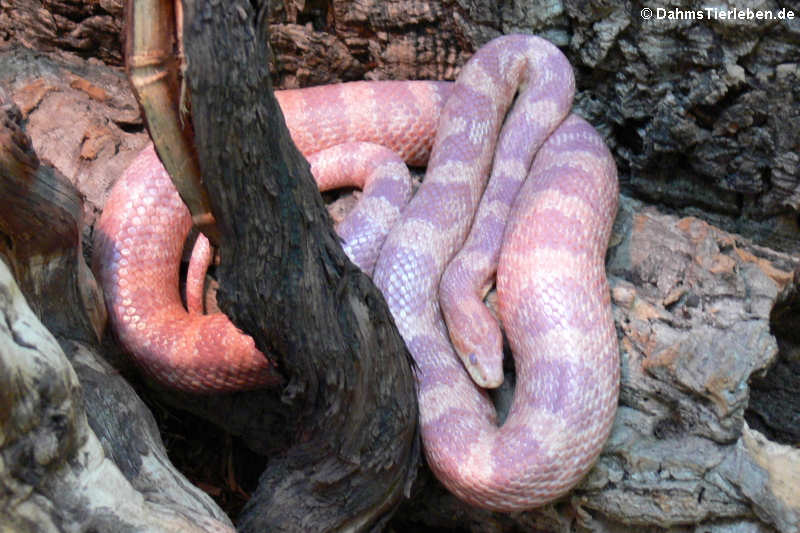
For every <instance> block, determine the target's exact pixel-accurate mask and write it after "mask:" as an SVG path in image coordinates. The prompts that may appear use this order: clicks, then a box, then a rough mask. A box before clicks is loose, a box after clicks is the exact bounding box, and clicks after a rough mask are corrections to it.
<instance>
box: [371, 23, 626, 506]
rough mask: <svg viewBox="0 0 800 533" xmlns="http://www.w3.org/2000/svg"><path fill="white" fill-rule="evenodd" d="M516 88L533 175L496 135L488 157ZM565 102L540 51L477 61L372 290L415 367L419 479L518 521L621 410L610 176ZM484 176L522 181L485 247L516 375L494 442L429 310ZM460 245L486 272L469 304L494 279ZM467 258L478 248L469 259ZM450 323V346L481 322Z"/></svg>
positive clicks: (446, 116) (476, 396) (583, 457)
mask: <svg viewBox="0 0 800 533" xmlns="http://www.w3.org/2000/svg"><path fill="white" fill-rule="evenodd" d="M520 84H521V85H522V87H523V89H522V91H521V93H520V94H519V95H518V96H517V99H516V103H515V106H519V105H522V106H523V108H525V107H530V108H531V109H537V110H538V111H537V112H536V113H534V114H532V115H531V116H529V117H525V116H523V117H522V118H520V119H519V122H521V123H523V124H526V126H525V127H527V128H530V129H531V131H529V132H527V133H525V134H524V135H527V136H529V137H528V138H529V140H528V141H525V143H523V144H522V145H521V147H522V148H525V149H530V150H532V152H535V153H536V155H535V162H534V163H533V167H532V168H531V170H530V172H528V167H527V166H526V165H525V164H524V162H523V163H518V162H517V163H515V162H514V160H517V161H530V158H531V157H534V156H533V154H532V153H529V152H527V151H526V150H523V149H519V150H518V149H516V148H514V147H515V146H516V145H517V143H516V142H515V141H513V140H511V141H506V140H504V139H503V138H502V136H504V135H506V134H507V133H508V132H506V131H505V130H506V129H507V128H506V127H504V129H503V133H501V140H500V141H497V144H498V145H499V146H504V144H505V143H508V146H510V147H511V148H508V149H507V150H506V152H505V155H498V154H497V153H496V150H495V140H496V137H497V134H498V132H499V131H500V129H501V125H502V121H503V118H504V117H505V115H506V110H507V108H508V106H509V105H510V103H511V101H512V98H513V96H514V94H515V91H516V88H517V87H518V86H519V85H520ZM573 89H574V82H573V77H572V71H571V69H570V67H569V64H568V62H567V60H566V58H564V56H563V55H562V54H561V53H560V52H559V51H558V49H556V48H555V47H554V46H553V45H551V44H549V43H547V42H546V41H543V40H541V39H537V38H534V37H522V36H509V37H504V38H500V39H497V40H495V41H492V42H490V43H489V44H487V45H486V46H484V47H483V48H481V49H480V50H479V51H478V53H477V54H476V55H475V56H473V58H472V59H471V60H470V61H469V63H468V64H467V65H466V66H465V67H464V69H463V71H462V73H461V75H460V76H459V79H458V81H457V82H456V86H455V87H454V89H453V94H452V95H451V96H450V99H449V100H448V101H447V103H446V105H445V109H444V111H443V112H442V118H441V120H440V127H439V130H438V131H437V133H436V140H435V142H434V149H433V152H432V154H431V159H430V162H429V164H428V171H427V174H426V176H425V179H424V181H423V184H422V186H421V187H420V189H419V190H418V191H417V193H416V194H415V196H414V198H412V200H411V202H410V203H409V205H408V207H407V208H406V210H405V211H404V212H403V218H402V219H401V221H400V222H399V223H398V224H397V225H396V226H395V227H394V228H393V229H392V231H391V233H390V234H389V237H388V238H387V240H386V242H385V243H384V245H383V249H382V250H381V254H380V256H379V258H378V263H377V265H376V267H375V273H374V275H373V280H374V281H375V284H376V285H377V286H378V288H379V289H380V290H381V291H382V292H383V294H384V296H385V298H386V301H387V303H388V305H389V309H390V310H391V311H392V315H393V316H394V317H395V322H396V324H397V327H398V329H399V331H400V334H401V336H402V337H403V339H404V340H405V342H406V346H408V348H409V350H410V352H411V354H412V356H413V357H414V360H415V361H416V363H417V366H418V373H417V376H418V398H419V409H420V419H421V432H422V440H423V444H424V448H425V455H426V457H427V460H428V465H429V466H430V467H431V469H432V470H433V472H434V473H435V474H436V476H437V477H438V478H439V480H440V481H441V482H442V483H443V484H444V485H445V486H446V487H447V488H448V489H450V490H451V491H452V492H453V493H454V494H456V495H457V496H458V497H460V498H462V499H464V500H466V501H467V502H469V503H471V504H473V505H477V506H480V507H485V508H488V509H494V510H502V511H513V510H523V509H529V508H532V507H536V506H538V505H542V504H544V503H547V502H550V501H552V500H553V499H555V498H558V497H559V496H562V495H563V494H565V493H566V492H567V491H568V490H569V489H570V488H571V487H573V486H574V485H575V483H577V482H578V481H579V480H580V479H581V478H582V477H583V476H584V475H585V474H586V472H588V470H589V469H590V468H591V466H592V464H593V463H594V461H595V460H596V458H597V456H598V455H599V453H600V450H601V449H602V446H603V443H604V442H605V440H606V438H607V436H608V434H609V432H610V429H611V424H612V422H613V419H614V413H615V410H616V405H617V395H618V387H619V353H618V349H617V341H616V332H615V328H614V322H613V319H612V315H611V307H610V298H609V291H608V285H607V283H606V279H605V269H604V255H605V250H606V247H607V245H608V239H609V235H610V231H611V225H612V222H613V219H614V216H615V213H616V206H617V180H616V168H615V166H614V161H613V159H612V157H611V154H610V153H609V151H608V149H607V148H606V147H605V145H604V144H603V141H602V138H601V137H600V136H599V135H598V134H597V133H596V132H595V131H594V130H593V129H592V128H591V126H589V125H588V124H587V123H586V122H585V121H583V120H581V119H579V118H577V117H570V118H569V119H567V120H564V119H565V118H566V117H567V115H568V113H569V108H570V103H571V100H572V91H573ZM528 99H533V100H534V101H532V102H530V103H526V102H527V100H528ZM506 121H507V122H506V124H507V126H508V125H510V124H512V123H516V122H517V121H513V120H510V119H506ZM508 127H510V128H513V127H514V126H508ZM515 134H516V132H515ZM542 143H544V144H543V145H542ZM531 145H533V146H531ZM540 146H541V148H539V147H540ZM537 149H538V152H536V150H537ZM501 154H502V152H501ZM493 156H494V162H493V161H492V158H493ZM509 158H511V159H512V161H508V159H509ZM492 164H493V165H494V170H493V172H494V173H495V174H506V173H507V172H506V170H504V169H505V168H506V167H508V168H513V167H518V168H521V172H522V174H523V176H522V177H519V176H518V177H516V178H515V179H514V181H515V182H521V181H522V180H523V179H525V175H528V179H527V181H526V182H525V184H524V185H523V186H522V188H521V191H520V193H519V197H518V198H516V199H515V200H513V201H512V202H511V205H512V207H511V211H510V213H509V214H508V216H509V225H508V226H507V227H506V228H505V230H501V231H495V232H493V233H495V234H499V233H504V234H505V237H504V241H503V243H502V246H501V252H500V260H499V264H498V266H497V286H498V299H499V312H500V317H501V320H502V322H503V324H504V327H505V331H506V333H507V335H508V338H509V344H510V345H511V348H512V351H513V353H514V357H515V362H516V372H517V388H516V391H515V395H514V401H513V404H512V406H511V410H510V412H509V414H508V417H507V418H506V420H505V423H504V424H503V425H502V426H501V427H498V426H497V424H496V414H495V411H494V407H493V406H492V403H491V401H490V400H489V398H488V397H487V395H486V394H485V393H484V392H483V390H482V389H480V388H478V387H477V386H476V384H475V383H474V382H473V380H472V379H470V376H469V373H468V371H467V370H466V369H465V365H463V364H461V362H460V361H459V359H458V357H457V355H456V353H455V351H454V349H453V347H452V345H451V343H450V339H449V338H448V333H447V329H446V327H445V324H444V320H443V318H442V313H441V312H440V306H439V303H438V299H437V298H436V295H437V293H438V292H439V291H440V279H441V276H442V273H443V272H444V271H445V268H446V267H447V265H448V263H450V261H451V259H452V258H453V256H454V255H455V254H456V252H458V250H460V249H462V247H463V245H464V241H465V239H466V238H467V235H468V234H469V232H470V226H471V223H472V219H473V217H475V218H476V220H478V221H481V220H485V219H486V218H485V215H484V214H482V213H479V214H478V215H474V213H475V211H476V209H477V208H478V203H479V201H481V202H483V204H482V205H489V203H490V202H489V201H488V200H486V199H484V200H481V196H482V193H483V189H484V184H485V183H486V179H487V178H486V177H487V176H488V174H489V172H490V168H492ZM502 187H505V185H501V186H500V188H502ZM489 190H491V186H490V188H489ZM504 202H505V203H506V207H504V208H503V210H507V204H508V203H509V201H508V200H504ZM497 226H498V227H499V226H501V225H500V224H497ZM474 227H475V229H473V234H480V233H481V232H482V231H483V229H482V228H481V227H480V222H478V223H476V225H475V226H474ZM476 232H477V233H476ZM487 233H488V232H487ZM489 240H490V241H491V239H489ZM470 242H471V243H473V244H469V243H468V245H467V247H466V248H467V249H466V250H464V252H462V253H466V254H468V255H472V256H477V255H482V256H484V257H483V258H482V259H481V262H483V263H484V264H489V266H488V267H485V266H484V267H481V269H482V271H483V272H484V274H481V275H479V276H476V278H477V279H479V280H480V282H479V283H478V284H477V285H476V286H474V287H473V288H472V289H469V290H470V291H471V295H472V296H471V297H475V299H476V300H479V299H480V296H482V294H481V292H482V289H483V287H485V285H486V282H485V281H484V279H483V278H484V277H485V275H486V274H485V273H486V272H491V270H492V269H493V267H492V266H491V263H492V261H491V260H487V259H486V257H485V256H491V255H493V254H494V252H493V251H492V250H494V249H495V247H497V246H498V244H497V243H494V244H491V245H490V246H484V245H482V244H475V243H481V242H484V241H483V239H482V238H478V237H474V236H473V237H470ZM473 245H476V246H479V249H478V251H477V252H475V253H473V252H471V251H470V250H469V247H470V246H473ZM457 277H458V276H456V278H457ZM448 283H450V282H444V283H443V290H444V291H447V290H449V289H448V287H449V285H448ZM462 294H464V293H462ZM449 296H452V295H448V297H449ZM456 296H457V295H456ZM480 307H481V304H480V303H477V304H475V305H473V306H472V307H470V309H473V310H474V309H480ZM470 312H471V311H468V313H470ZM454 316H455V318H456V320H455V321H453V320H451V322H450V327H451V333H452V332H453V329H454V326H455V327H456V328H457V327H462V326H463V327H466V328H475V329H478V328H479V327H480V326H475V323H474V321H475V320H476V318H475V316H476V314H473V315H467V316H466V318H465V324H466V326H464V324H461V325H459V324H456V322H458V320H459V316H458V315H454ZM451 318H452V317H451ZM489 329H491V328H489ZM479 340H480V339H479ZM493 342H495V341H493ZM476 344H478V343H476ZM465 345H466V346H469V344H468V343H465ZM490 348H491V349H494V348H497V344H494V346H490ZM468 349H469V350H472V348H468ZM467 366H468V365H467Z"/></svg>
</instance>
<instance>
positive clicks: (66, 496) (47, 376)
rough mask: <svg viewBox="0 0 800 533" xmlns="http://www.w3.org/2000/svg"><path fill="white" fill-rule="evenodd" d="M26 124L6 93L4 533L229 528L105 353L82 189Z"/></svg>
mask: <svg viewBox="0 0 800 533" xmlns="http://www.w3.org/2000/svg"><path fill="white" fill-rule="evenodd" d="M21 118H22V115H21V113H20V111H19V109H18V108H17V107H16V106H15V105H13V104H11V103H10V100H9V98H8V97H7V95H6V94H5V92H4V91H3V90H2V88H0V141H2V142H1V143H0V197H2V198H3V199H4V203H3V209H2V211H0V237H2V238H1V239H0V242H2V244H0V390H2V391H3V393H2V395H0V487H2V488H3V490H2V497H0V531H3V532H4V533H5V532H29V531H30V532H40V531H47V532H50V531H52V532H56V531H91V530H94V531H130V530H152V531H175V532H177V531H220V532H222V531H232V530H233V528H232V527H231V524H230V520H229V519H228V518H227V517H226V516H225V514H224V513H223V512H222V511H221V510H220V509H219V507H217V506H216V504H214V502H213V501H212V500H211V499H210V498H209V497H208V496H207V495H206V494H204V493H203V492H202V491H200V490H199V489H197V488H196V487H194V486H192V485H191V484H190V483H189V482H188V481H187V480H186V479H185V478H184V477H183V475H181V474H180V473H179V472H177V471H176V470H175V469H174V467H173V466H172V465H171V464H170V463H169V461H168V460H167V458H166V450H165V449H164V446H163V444H162V443H161V439H160V437H159V435H158V431H157V429H156V427H155V424H154V422H153V419H152V415H150V412H149V411H148V410H147V409H146V408H145V407H144V405H143V404H142V403H141V400H139V398H138V397H137V396H136V395H135V394H134V392H133V390H132V389H131V388H130V386H129V385H128V384H127V383H126V382H125V381H124V380H123V379H122V378H121V377H120V376H119V375H118V374H117V373H116V371H115V370H114V369H113V368H112V367H111V366H110V365H109V364H108V363H106V362H105V361H104V359H103V358H102V356H101V355H100V346H99V342H98V340H97V337H96V335H97V332H98V331H99V330H101V329H102V326H103V322H104V320H105V313H104V311H103V309H104V308H103V307H102V305H103V304H102V298H101V296H100V294H99V293H98V289H97V285H96V284H95V282H94V278H93V277H92V275H91V273H89V271H88V267H87V266H86V264H85V263H84V260H83V257H82V255H81V247H80V230H81V225H82V200H81V197H80V194H79V192H78V190H77V189H76V188H75V187H74V185H72V184H71V183H70V182H69V181H68V180H67V179H66V178H64V176H63V175H61V174H60V173H59V172H58V171H57V170H54V169H53V168H52V167H50V166H48V165H43V164H40V161H39V159H38V157H37V156H36V154H35V152H34V151H33V150H32V149H31V144H30V140H29V139H28V138H27V136H26V135H25V133H24V131H23V129H22V128H21ZM15 278H16V280H17V281H15ZM26 299H27V301H26ZM28 302H29V303H30V305H29V303H28ZM54 335H55V336H54Z"/></svg>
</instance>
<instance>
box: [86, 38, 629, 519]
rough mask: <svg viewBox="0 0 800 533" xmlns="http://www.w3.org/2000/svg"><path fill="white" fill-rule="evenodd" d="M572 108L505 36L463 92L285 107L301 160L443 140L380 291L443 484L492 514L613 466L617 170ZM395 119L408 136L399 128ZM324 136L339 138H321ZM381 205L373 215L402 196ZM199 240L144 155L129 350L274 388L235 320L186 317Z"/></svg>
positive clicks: (126, 309)
mask: <svg viewBox="0 0 800 533" xmlns="http://www.w3.org/2000/svg"><path fill="white" fill-rule="evenodd" d="M573 90H574V81H573V77H572V71H571V68H570V66H569V64H568V63H567V60H566V58H564V56H563V55H562V54H561V53H560V52H559V51H558V49H557V48H555V47H554V46H553V45H551V44H549V43H547V42H546V41H544V40H542V39H539V38H535V37H524V36H507V37H502V38H499V39H496V40H494V41H492V42H490V43H489V44H487V45H486V46H485V47H483V48H482V49H481V50H479V51H478V52H477V53H476V55H475V56H473V58H472V59H471V60H470V61H469V62H468V63H467V65H465V67H464V69H463V71H462V73H461V75H460V76H459V79H458V81H457V82H456V84H455V85H454V86H451V85H449V84H442V83H438V82H395V83H378V84H363V83H356V84H345V85H343V86H338V87H335V88H334V87H331V88H317V89H313V90H303V91H297V92H287V93H284V94H282V95H281V96H279V101H280V103H281V108H282V110H283V111H284V115H285V117H286V120H287V124H288V125H289V127H290V130H291V132H292V137H293V139H294V140H295V142H296V143H297V144H298V146H299V147H300V148H301V150H302V151H303V152H304V154H307V155H309V154H311V153H312V152H314V151H316V150H318V149H319V148H320V146H315V143H317V142H320V140H321V143H322V146H321V148H327V147H330V146H333V145H335V144H339V143H341V142H350V141H362V142H363V141H367V142H376V143H379V144H384V145H388V146H389V147H390V148H392V149H393V150H395V151H397V152H398V153H399V154H401V157H403V158H404V159H405V160H406V161H410V162H411V163H413V164H420V163H423V162H424V159H426V158H427V155H428V152H429V150H430V149H431V148H430V146H431V142H432V141H433V135H434V132H435V141H433V149H432V153H431V155H430V160H429V161H428V171H427V174H426V177H425V180H424V182H423V185H422V186H421V187H420V189H419V191H418V192H417V194H416V195H415V196H414V198H413V199H412V200H411V202H410V203H409V205H408V206H407V207H406V208H405V209H404V210H403V212H402V215H401V217H400V221H399V222H398V223H396V224H394V226H393V227H392V228H391V231H390V233H389V236H388V238H387V239H386V242H385V243H384V245H383V247H382V249H381V251H380V255H379V256H378V258H377V264H376V266H375V271H374V275H373V279H374V281H375V283H376V285H377V286H378V288H379V289H381V291H382V292H383V293H384V296H385V297H386V300H387V303H388V305H389V308H390V310H391V311H392V314H393V316H394V318H395V321H396V323H397V326H398V329H399V331H400V334H401V335H402V337H403V339H404V340H405V342H406V345H407V346H408V348H409V350H410V351H411V354H412V355H413V357H414V359H415V361H416V362H417V365H418V385H419V386H418V390H419V398H418V399H419V407H420V417H421V420H420V422H421V431H422V437H423V444H424V448H425V454H426V457H427V459H428V463H429V465H430V467H431V469H432V470H433V471H434V472H435V473H436V475H437V477H438V478H439V479H440V480H441V481H442V482H443V483H444V484H445V485H446V486H447V487H448V488H449V489H450V490H451V491H453V492H454V493H455V494H456V495H458V496H459V497H461V498H463V499H465V500H466V501H468V502H470V503H472V504H475V505H478V506H481V507H485V508H489V509H496V510H520V509H527V508H531V507H535V506H537V505H541V504H543V503H546V502H548V501H550V500H552V499H554V498H557V497H558V496H560V495H562V494H564V493H565V492H566V491H568V490H569V489H570V488H571V487H572V486H573V485H574V484H575V483H577V482H578V481H579V480H580V479H581V477H582V476H583V475H584V474H585V473H586V472H587V471H588V470H589V468H590V467H591V465H592V464H593V462H594V460H595V459H596V458H597V456H598V454H599V453H600V450H601V448H602V445H603V443H604V442H605V440H606V438H607V436H608V434H609V431H610V428H611V423H612V421H613V418H614V412H615V409H616V402H617V394H618V382H619V362H618V349H617V342H616V332H615V329H614V324H613V319H612V316H611V307H610V298H609V290H608V285H607V281H606V278H605V268H604V256H605V250H606V247H607V245H608V239H609V236H610V231H611V224H612V222H613V219H614V216H615V213H616V205H617V181H616V168H615V166H614V162H613V159H612V158H611V155H610V153H609V152H608V149H607V148H606V147H605V145H604V143H603V141H602V139H601V138H600V136H599V135H598V134H597V133H596V132H595V131H594V129H593V128H592V127H591V126H589V125H588V124H587V123H586V122H585V121H583V120H582V119H580V118H578V117H577V116H575V115H569V110H570V107H571V104H572V93H573ZM382 91H388V92H389V94H387V93H386V92H382ZM515 95H516V97H515ZM512 100H514V106H513V109H512V111H511V112H509V113H508V114H507V110H508V108H509V107H510V106H511V104H512ZM357 104H361V105H363V104H366V107H362V106H360V105H357ZM440 114H441V117H440V116H439V115H440ZM437 119H439V126H438V129H436V121H437ZM398 120H399V122H400V123H401V127H400V131H401V133H395V130H393V129H391V130H390V129H389V128H391V127H393V123H394V122H395V121H398ZM314 128H326V129H325V130H324V131H326V132H328V133H324V132H323V133H320V134H319V136H312V135H313V131H314ZM330 132H332V133H330ZM498 139H499V140H498ZM371 149H372V148H368V150H371ZM339 156H341V153H339ZM319 164H322V165H324V163H319ZM395 164H396V162H395V161H391V162H389V165H390V166H393V165H395ZM490 170H491V174H492V178H491V181H490V183H489V185H488V186H487V185H486V179H487V176H488V174H489V172H490ZM526 176H528V179H527V180H526V179H525V177H526ZM523 182H524V183H523ZM401 189H402V187H401ZM376 191H378V192H377V193H376V194H377V196H378V197H379V199H380V200H379V201H378V202H377V203H379V204H391V203H393V202H394V201H395V199H396V196H404V195H405V194H406V193H404V192H400V193H395V192H386V191H387V190H386V189H384V188H383V186H377V187H376ZM479 203H480V206H479ZM391 209H394V210H395V213H394V214H393V215H392V217H395V218H396V216H397V214H398V213H399V209H398V208H396V207H392V208H391ZM391 209H390V210H391ZM506 219H508V222H506ZM387 220H388V219H387ZM391 223H392V222H387V221H384V222H382V223H381V224H380V226H382V228H383V229H382V230H381V231H382V232H383V231H384V230H388V228H386V227H385V226H387V225H391ZM190 225H191V221H190V217H189V215H188V211H187V210H186V209H185V207H183V206H182V204H181V202H180V199H179V198H178V195H177V193H176V192H175V191H174V189H173V188H172V187H171V184H170V182H169V178H168V176H166V174H165V172H164V171H163V169H162V168H161V167H160V165H159V164H158V160H157V158H156V156H155V154H154V152H153V151H152V149H150V150H149V151H145V152H144V153H143V154H142V156H140V158H139V159H137V161H135V162H134V164H133V165H132V166H131V168H129V169H128V170H127V171H126V173H125V175H124V176H123V178H122V179H121V180H120V181H119V183H118V184H117V185H116V186H115V189H114V191H112V194H111V196H110V198H109V200H108V202H107V205H106V207H105V210H104V213H103V216H102V218H101V221H100V222H99V225H98V228H97V235H98V239H97V243H96V254H95V256H96V270H97V271H98V273H99V276H100V278H101V282H102V284H103V287H104V289H105V291H106V298H107V304H108V307H109V311H110V316H111V319H112V323H113V324H114V326H115V329H116V331H117V333H118V335H119V337H120V339H121V341H122V342H123V344H124V345H125V346H126V347H127V348H128V349H129V350H130V351H131V352H132V353H133V354H134V355H135V357H136V358H137V360H138V361H139V363H140V365H141V366H142V367H144V368H145V369H146V370H147V371H148V372H150V373H151V374H152V375H153V376H155V377H157V378H158V379H160V380H161V381H163V382H165V383H167V384H170V385H172V386H176V387H179V388H182V389H186V390H193V391H208V390H235V389H239V388H246V387H255V386H259V385H265V384H270V383H276V382H277V380H278V374H277V373H276V372H275V370H274V368H273V367H272V365H271V364H270V363H269V362H268V361H267V360H266V359H265V358H264V357H263V356H262V355H261V354H260V353H259V352H258V351H257V350H256V349H255V347H254V346H253V342H252V340H251V339H250V338H249V337H247V336H245V335H243V334H242V333H241V332H238V330H236V328H235V327H234V326H233V325H231V324H230V322H228V321H227V320H226V319H225V317H224V316H223V315H208V316H203V315H197V314H189V313H187V311H186V310H185V309H184V308H183V306H182V304H181V299H180V295H179V294H178V288H177V287H178V266H177V265H178V263H179V261H180V256H181V250H180V248H181V245H182V243H183V240H184V239H185V236H186V233H187V232H188V230H189V227H190ZM356 225H358V224H356ZM504 228H505V229H504ZM353 240H355V239H354V238H353ZM370 261H374V257H373V258H372V259H370ZM448 265H450V266H449V267H448ZM446 269H447V271H446V272H445V270H446ZM495 271H496V278H497V290H498V299H499V304H498V307H499V315H500V319H501V321H502V324H503V328H504V330H505V332H506V335H507V337H508V341H509V344H510V346H511V348H512V351H513V353H514V356H515V363H516V373H517V387H516V391H515V396H514V402H513V404H512V407H511V410H510V412H509V414H508V417H507V419H506V421H505V422H504V424H503V425H502V426H499V427H498V426H497V424H496V414H495V411H494V408H493V406H492V404H491V402H490V401H489V399H488V397H487V395H486V393H485V391H484V390H483V389H481V388H479V387H478V386H476V382H477V383H481V384H488V385H496V384H497V383H498V375H502V370H501V367H500V364H501V355H500V350H501V349H502V345H501V342H502V341H501V340H500V339H501V338H502V337H501V336H500V333H499V331H500V330H499V328H498V325H497V324H496V322H495V321H494V319H492V318H491V315H490V314H489V313H487V312H486V310H485V308H484V307H483V305H482V303H481V300H482V298H483V296H484V295H485V293H486V291H487V290H488V287H489V285H490V280H491V278H493V277H494V273H495ZM440 282H441V287H440ZM440 292H441V298H442V300H441V305H440V301H439V298H438V297H437V296H438V293H440ZM465 300H466V301H467V303H466V305H465V306H461V305H459V304H460V302H462V301H465ZM443 312H444V316H443ZM445 319H446V320H447V325H445ZM451 336H453V337H455V339H454V341H453V344H451V340H450V338H451ZM453 345H455V347H456V348H457V350H454V348H453ZM456 351H457V352H458V354H457V353H456ZM459 355H460V356H461V359H462V360H463V362H462V360H459V357H458V356H459ZM470 375H471V376H472V378H474V380H473V379H472V378H471V377H470Z"/></svg>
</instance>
